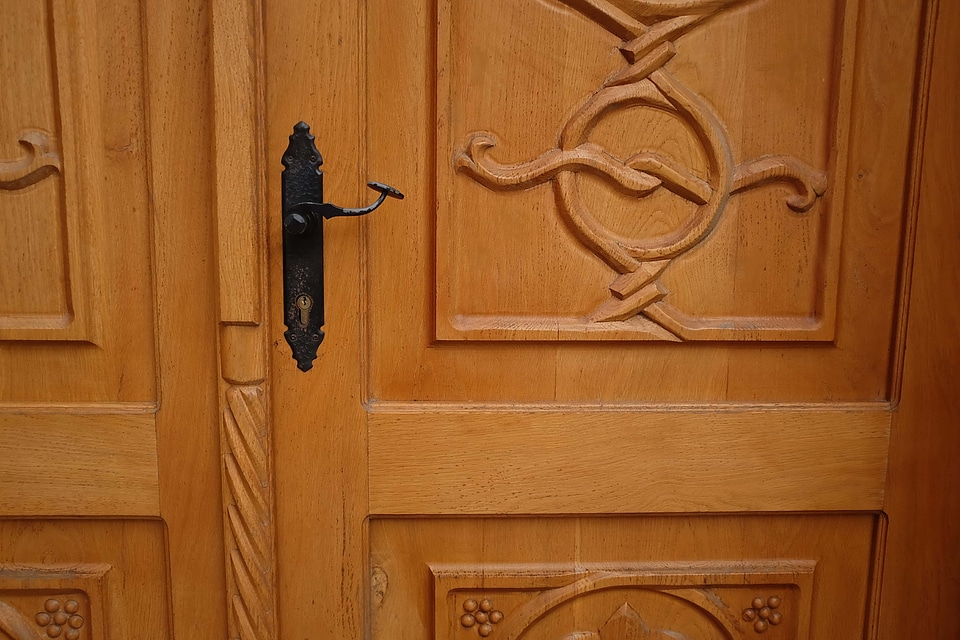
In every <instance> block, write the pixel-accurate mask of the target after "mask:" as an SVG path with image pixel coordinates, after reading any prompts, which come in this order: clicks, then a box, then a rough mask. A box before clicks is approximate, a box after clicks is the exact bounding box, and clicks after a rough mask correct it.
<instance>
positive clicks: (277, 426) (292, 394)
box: [264, 0, 401, 639]
mask: <svg viewBox="0 0 960 640" xmlns="http://www.w3.org/2000/svg"><path fill="white" fill-rule="evenodd" d="M367 9H368V6H367V4H366V3H359V2H356V1H355V0H330V1H326V2H323V3H315V2H297V3H295V4H293V3H284V4H283V6H282V8H281V7H280V6H279V5H276V4H272V3H271V4H269V5H267V6H266V7H265V15H264V18H265V25H264V39H265V51H266V68H265V73H264V78H265V82H266V96H267V114H268V117H267V118H266V120H265V123H266V124H265V126H266V131H267V133H268V136H267V140H268V144H267V152H266V160H265V162H266V163H267V165H266V166H268V167H269V168H270V170H269V171H268V173H267V176H268V181H267V185H268V187H267V191H268V195H269V200H268V202H269V206H268V209H267V211H269V212H270V213H269V215H270V219H271V221H272V222H271V224H269V225H268V238H269V245H268V249H269V251H268V254H269V256H270V262H269V270H268V273H269V277H270V309H272V310H273V312H272V313H271V316H270V318H271V327H270V334H269V335H270V336H271V342H270V343H271V344H272V345H273V346H272V348H271V350H270V356H271V361H270V371H271V376H270V394H271V395H270V407H269V415H270V420H271V421H272V428H273V429H274V432H275V433H276V434H277V437H276V439H275V441H274V446H275V450H274V453H275V460H276V471H275V474H276V475H275V477H276V483H277V484H276V495H277V531H278V542H279V544H278V547H277V566H278V568H279V576H278V579H279V583H278V586H279V592H280V593H281V594H282V595H281V600H280V608H279V614H278V619H279V620H280V621H281V633H282V636H283V637H287V636H288V635H290V634H293V635H294V636H296V634H297V633H301V634H313V635H315V636H317V637H320V638H344V639H347V638H351V639H356V638H362V637H364V635H365V633H366V632H365V624H366V623H365V591H366V587H367V584H368V576H369V573H368V571H367V562H366V558H367V553H368V548H367V544H366V525H365V518H366V516H367V498H366V496H367V490H366V482H367V464H366V442H365V438H366V428H365V414H364V412H363V408H362V405H361V401H360V398H361V392H360V389H361V385H362V380H363V375H362V368H361V364H360V357H359V354H360V353H361V350H362V344H363V340H362V336H363V334H364V326H365V325H364V322H365V321H364V320H363V319H362V317H361V315H360V300H361V299H362V295H363V294H362V289H363V282H364V280H363V275H362V269H363V266H362V265H363V261H362V259H361V255H362V253H363V252H364V251H365V248H364V247H363V245H362V242H361V237H362V236H361V229H362V227H363V225H364V224H368V223H367V222H366V220H360V219H356V218H339V219H336V220H331V221H328V222H325V223H324V233H323V235H324V248H323V253H324V271H325V273H326V281H325V285H324V297H325V302H326V304H325V309H326V325H325V327H324V330H325V332H326V337H325V338H324V342H323V344H322V345H321V348H320V349H319V351H318V354H317V359H316V360H315V361H314V363H313V368H312V369H311V370H310V371H309V372H307V373H304V372H302V371H300V370H299V369H297V367H296V362H295V361H294V360H293V359H292V358H291V354H290V350H289V348H288V347H287V345H286V343H285V342H284V341H283V340H282V339H281V335H282V332H283V326H282V324H281V320H282V318H281V315H280V310H281V309H283V297H282V296H283V286H282V280H281V274H282V268H281V256H282V252H281V225H280V224H279V217H280V215H279V212H280V211H281V199H280V170H281V169H282V165H281V164H280V159H281V158H282V154H283V152H284V149H286V147H287V145H288V144H289V135H290V131H291V128H292V126H293V125H294V124H296V123H297V122H299V121H300V120H305V121H307V122H309V123H310V127H311V131H312V132H313V133H314V134H315V135H316V144H317V147H318V149H319V151H320V152H321V154H322V156H323V159H324V165H323V168H324V194H325V195H326V197H327V198H328V200H330V201H332V202H336V203H337V204H338V205H342V206H348V207H349V206H357V205H360V204H366V200H367V198H368V196H367V195H366V193H365V192H367V191H368V189H367V188H366V187H365V183H366V181H367V180H371V179H372V180H382V181H384V182H386V183H387V184H394V183H391V182H390V180H391V178H390V175H388V174H386V173H377V172H374V170H373V169H372V168H371V167H369V166H368V162H367V157H366V145H367V144H368V141H369V140H371V139H372V137H373V136H374V135H375V133H374V132H373V131H370V130H368V128H367V123H366V106H365V101H364V100H362V99H361V98H362V96H364V95H365V87H364V83H363V82H362V80H361V79H362V78H364V76H365V74H366V68H365V63H364V60H365V57H366V53H365V52H366V51H367V47H370V52H371V54H372V55H376V53H375V52H388V51H389V50H390V44H389V43H387V42H375V41H372V40H368V39H367V38H366V37H365V34H364V32H363V27H362V25H363V23H364V15H365V12H366V11H367ZM395 99H396V97H394V98H392V100H395ZM393 135H396V130H394V134H393ZM400 209H401V207H391V208H389V213H387V214H385V215H400ZM384 210H385V211H388V208H387V207H384ZM380 215H381V212H380V211H378V212H376V213H375V214H374V215H373V216H368V217H369V218H370V222H369V224H376V221H377V220H379V217H378V216H380ZM277 340H279V342H276V341H277Z"/></svg>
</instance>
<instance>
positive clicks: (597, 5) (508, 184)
mask: <svg viewBox="0 0 960 640" xmlns="http://www.w3.org/2000/svg"><path fill="white" fill-rule="evenodd" d="M560 1H561V2H563V3H564V4H566V5H568V6H570V7H571V8H573V9H575V10H577V11H578V12H580V13H581V14H583V15H584V16H586V17H587V18H589V19H591V20H593V21H594V22H596V23H597V24H598V25H600V26H601V27H603V28H604V29H605V30H607V31H609V32H610V33H612V34H613V35H615V36H616V37H618V38H620V39H621V40H622V41H623V42H622V44H621V46H620V53H621V54H622V55H623V58H624V61H625V63H626V64H625V66H624V67H623V68H621V69H619V70H617V71H616V72H614V73H613V75H611V76H610V77H609V78H607V79H606V80H604V81H603V82H602V83H601V86H600V88H599V89H598V90H597V91H596V92H595V93H594V94H593V95H592V96H591V97H590V98H589V99H588V100H587V101H586V103H585V104H584V105H583V106H582V107H580V109H578V110H577V111H576V113H574V114H573V116H571V117H570V119H569V120H568V121H567V123H566V124H565V125H564V127H563V129H562V131H561V132H560V136H559V144H558V147H557V148H555V149H550V150H548V151H546V152H545V153H543V154H542V155H541V156H540V157H538V158H535V159H533V160H530V161H526V162H519V163H503V162H500V161H498V160H496V159H494V158H493V157H492V156H491V150H492V149H493V148H494V147H495V146H496V145H497V141H496V139H495V137H494V136H493V135H492V134H491V133H489V132H486V131H479V132H474V133H472V134H469V135H468V136H467V138H466V139H465V140H464V141H463V142H462V143H461V144H460V145H459V146H458V150H457V152H456V153H455V155H454V167H455V169H456V170H457V171H459V172H461V173H463V174H465V175H467V176H469V177H471V178H472V179H474V180H476V181H477V182H479V183H480V184H482V185H484V186H485V187H487V188H488V189H491V190H494V191H511V190H520V189H530V188H533V187H536V186H538V185H542V184H544V183H547V182H550V183H552V184H553V188H554V191H555V193H556V195H557V201H558V203H559V205H558V206H559V213H560V215H561V216H562V218H563V220H564V222H565V223H566V224H567V225H568V227H569V228H570V229H571V231H572V232H573V233H574V234H575V235H576V237H577V238H578V239H579V240H580V242H582V243H583V244H584V245H585V246H586V247H587V248H589V249H590V250H591V251H592V252H593V253H595V254H596V255H597V256H598V257H599V258H601V259H602V260H604V261H605V262H606V263H607V264H608V265H609V266H610V267H611V268H612V269H614V270H615V271H616V272H617V273H618V274H620V275H619V277H618V278H617V279H616V280H614V282H613V283H612V284H611V285H610V294H611V297H610V299H609V300H607V301H606V302H604V303H602V304H601V305H600V306H599V307H597V308H596V309H595V310H594V311H593V312H591V313H590V314H589V315H588V318H587V319H588V320H589V321H591V322H612V321H620V320H626V319H629V318H631V317H633V316H636V315H637V314H641V313H643V314H644V315H646V316H647V317H648V318H649V319H650V320H652V321H653V322H656V323H657V324H659V325H661V326H662V327H663V328H664V329H667V330H668V331H670V332H671V333H672V334H674V335H677V337H680V336H679V335H678V332H677V329H678V327H677V326H675V323H671V322H667V323H666V324H665V323H664V322H665V321H664V319H663V314H662V313H658V312H655V310H654V309H653V308H652V306H654V303H656V302H658V301H659V300H661V299H662V298H663V297H664V296H666V295H667V292H666V290H664V289H663V288H662V287H661V286H660V284H659V283H658V282H657V278H658V277H659V275H660V274H661V273H662V272H663V270H664V269H665V268H666V267H667V266H668V265H669V263H670V261H672V260H673V259H674V258H676V257H678V256H680V255H682V254H683V253H685V252H686V251H688V250H690V249H691V248H693V247H694V246H696V245H697V244H699V243H700V242H702V241H704V240H705V239H706V238H707V237H708V236H709V235H710V232H711V231H712V230H713V228H714V227H715V226H716V224H717V222H718V220H719V219H720V216H721V215H722V214H723V211H724V209H725V207H726V204H727V202H728V201H729V199H730V197H731V196H732V195H735V194H738V193H742V192H744V191H747V190H750V189H755V188H758V187H761V186H764V185H767V184H770V183H773V182H781V183H784V184H787V185H789V186H790V187H792V188H793V189H794V190H795V191H796V195H793V196H790V197H789V198H787V200H786V204H787V206H788V207H789V208H790V209H792V210H793V211H795V212H797V213H805V212H807V211H809V210H810V209H811V208H812V207H813V206H814V204H815V203H816V201H817V199H818V198H819V197H820V196H822V195H823V194H824V192H825V191H826V186H827V185H826V175H825V174H824V173H823V172H821V171H818V170H816V169H814V168H812V167H810V166H808V165H806V164H805V163H804V162H802V161H801V160H799V159H797V158H794V157H792V156H784V155H768V156H763V157H760V158H757V159H754V160H750V161H748V162H745V163H743V164H739V165H738V164H736V163H735V162H734V153H733V150H732V148H731V144H730V139H729V137H728V135H727V132H726V128H725V126H724V125H723V123H722V122H721V121H720V118H719V116H718V115H717V114H716V112H715V111H714V110H713V109H712V108H711V107H710V105H708V104H707V103H706V102H705V101H704V100H703V99H702V98H701V97H700V96H698V95H697V94H696V93H694V92H693V91H691V90H690V89H689V88H688V87H686V86H685V85H684V84H683V83H682V82H680V81H679V80H678V79H677V78H676V77H674V76H673V75H672V74H671V73H670V71H668V70H667V68H666V64H667V63H668V62H669V61H670V60H671V59H672V58H673V57H674V56H675V55H676V53H677V48H676V43H675V41H676V39H677V38H679V37H680V36H682V35H683V34H685V33H687V32H689V31H690V30H692V29H694V28H695V27H696V26H697V25H699V24H700V23H702V22H703V21H704V20H707V19H708V18H710V17H711V16H713V15H715V14H716V13H717V12H719V11H722V10H724V9H726V8H729V7H732V6H734V5H739V4H746V3H749V2H755V1H756V0H610V1H607V0H560ZM633 107H642V108H644V109H648V110H655V111H659V112H663V113H666V114H668V115H670V116H672V117H674V118H677V119H679V120H680V121H682V122H683V123H684V124H685V125H686V126H687V127H689V129H690V130H691V131H692V132H693V134H694V138H695V139H696V141H697V143H698V144H699V145H700V146H701V147H702V150H703V152H704V155H705V157H706V158H707V164H708V166H707V174H708V175H707V178H706V179H701V178H699V177H697V176H696V175H694V173H693V172H692V171H691V170H689V169H687V168H686V167H683V166H681V165H680V164H679V163H677V162H676V161H674V160H673V159H672V158H670V157H668V156H667V155H665V154H663V153H660V152H644V153H638V154H635V155H633V156H631V157H628V158H625V159H621V158H618V157H616V156H615V155H614V154H612V153H611V152H609V151H608V150H606V149H604V148H603V147H602V146H600V145H597V144H596V143H594V142H592V141H591V140H590V134H591V132H592V131H593V130H594V129H595V128H596V127H597V125H598V124H600V122H601V121H602V120H603V119H604V118H606V117H607V116H609V115H610V114H611V113H613V112H617V111H622V110H626V109H629V108H633ZM581 173H589V174H592V175H594V176H597V177H599V178H601V179H602V180H603V181H604V182H605V183H606V184H607V185H609V186H610V187H611V188H613V189H615V190H617V191H619V192H621V193H624V194H626V195H629V196H632V197H635V198H636V199H637V201H638V203H640V202H642V201H643V199H644V198H647V197H648V196H650V195H652V194H653V193H656V192H657V191H659V190H660V189H665V190H667V191H669V192H671V193H672V194H674V195H675V196H677V197H679V198H681V199H683V200H685V201H687V202H689V203H690V204H692V205H695V207H696V209H695V211H694V213H693V214H692V215H690V216H689V217H688V218H687V219H686V220H685V222H684V223H683V224H681V225H680V227H679V228H677V229H674V230H671V231H670V232H668V233H665V234H662V235H659V236H655V237H643V238H624V237H622V236H620V235H618V234H616V233H614V232H613V231H612V230H611V229H609V228H607V227H605V226H604V225H603V224H602V223H601V222H600V221H599V220H598V219H597V218H596V217H595V216H594V215H593V214H592V213H591V210H590V207H589V206H588V205H589V203H588V202H586V201H585V199H584V198H583V195H582V193H581V190H580V179H579V176H580V174H581ZM638 215H644V211H643V210H642V209H641V210H640V211H639V212H638ZM668 325H669V326H668ZM681 329H682V328H681Z"/></svg>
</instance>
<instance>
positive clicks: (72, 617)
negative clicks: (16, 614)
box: [33, 598, 83, 640]
mask: <svg viewBox="0 0 960 640" xmlns="http://www.w3.org/2000/svg"><path fill="white" fill-rule="evenodd" d="M78 611H80V603H79V602H77V601H76V600H67V601H66V602H64V603H63V604H62V605H61V604H60V601H59V600H57V599H56V598H50V599H49V600H47V601H46V602H44V603H43V611H41V612H40V613H38V614H37V615H36V616H34V618H33V619H34V620H35V621H36V622H37V625H38V626H41V627H44V631H46V632H47V636H49V637H50V638H59V637H60V636H61V635H62V636H63V637H64V638H65V639H66V640H79V639H80V628H81V627H83V616H81V615H79V614H78V613H77V612H78ZM64 627H66V633H64Z"/></svg>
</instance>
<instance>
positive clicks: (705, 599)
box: [370, 494, 876, 640]
mask: <svg viewBox="0 0 960 640" xmlns="http://www.w3.org/2000/svg"><path fill="white" fill-rule="evenodd" d="M483 497H484V496H483V495H482V494H480V495H478V496H477V499H478V500H482V499H483ZM463 509H464V510H467V509H469V506H468V505H464V507H463ZM875 526H876V520H875V519H874V518H873V516H870V515H845V516H836V515H822V516H744V515H735V516H723V517H711V516H690V515H687V516H678V517H656V516H648V517H597V518H589V517H582V518H576V517H553V518H525V517H515V518H510V517H500V518H482V517H476V518H469V517H458V518H397V519H375V520H373V521H372V522H371V526H370V548H371V557H370V566H371V582H370V589H371V595H372V597H371V609H372V611H373V620H372V637H373V638H374V640H386V639H388V638H389V639H391V640H477V639H478V638H481V639H489V640H520V639H523V640H654V639H656V640H668V639H670V640H754V639H756V640H766V639H768V638H771V639H782V640H788V639H789V640H833V639H835V638H858V637H861V636H862V635H863V630H864V625H865V622H866V619H867V603H868V598H869V596H870V587H869V585H870V574H871V569H870V565H871V563H872V562H873V561H874V559H875V554H874V546H873V545H874V542H873V541H874V532H875V530H876V528H875Z"/></svg>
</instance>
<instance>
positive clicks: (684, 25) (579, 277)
mask: <svg viewBox="0 0 960 640" xmlns="http://www.w3.org/2000/svg"><path fill="white" fill-rule="evenodd" d="M895 4H896V3H895ZM899 4H900V5H903V4H904V3H899ZM918 17H919V8H915V7H910V8H909V9H907V10H906V11H905V10H904V9H903V8H902V7H894V6H887V5H885V4H878V3H861V2H858V1H856V0H848V1H844V0H798V1H791V2H783V1H779V0H744V1H727V2H715V1H709V2H707V1H702V2H701V1H695V0H690V1H683V2H662V1H657V2H655V1H643V0H615V1H612V2H607V1H605V0H494V1H491V2H481V3H476V2H458V1H455V0H438V1H437V2H406V3H396V2H374V3H371V4H370V6H369V7H368V9H367V20H366V47H367V69H366V77H367V80H368V83H369V84H368V92H367V99H368V107H367V113H368V114H371V116H373V114H375V117H369V118H368V138H367V139H368V148H367V159H368V163H369V165H370V169H369V174H370V175H376V176H378V177H379V178H380V179H384V180H386V181H387V182H390V183H391V184H396V185H397V186H398V187H399V188H401V189H402V190H403V191H404V192H405V193H407V194H408V200H407V201H406V202H405V205H404V206H403V211H402V212H399V211H398V212H394V213H384V214H383V215H380V216H379V217H377V218H376V219H375V220H371V221H370V222H368V223H367V224H368V227H367V228H368V234H367V249H368V251H367V254H366V264H367V282H368V296H367V305H366V313H367V317H368V318H369V320H370V322H369V326H370V327H371V329H370V334H369V338H370V350H369V355H370V358H369V362H368V370H369V380H370V384H369V391H368V395H369V397H370V399H371V400H374V401H391V400H397V401H408V400H417V401H452V402H484V403H489V402H571V403H604V404H606V403H651V402H681V403H699V402H827V401H847V402H849V401H876V400H883V399H886V398H888V397H889V396H890V389H889V379H890V367H891V363H892V361H893V359H892V357H891V354H890V345H891V344H892V341H893V338H894V332H895V331H896V323H895V317H896V308H897V299H898V290H899V289H898V286H899V274H900V268H899V265H900V262H901V260H900V256H901V239H902V238H901V236H902V230H903V228H904V222H905V221H904V213H903V212H904V197H905V185H906V174H907V157H908V150H909V140H910V133H911V128H912V127H911V125H912V117H911V114H912V104H911V96H912V87H913V83H914V74H915V65H916V55H915V54H916V51H917V48H916V47H917V42H916V39H917V36H918V28H917V20H918ZM891 23H895V24H897V25H898V28H897V30H896V33H895V34H891V33H890V32H889V24H891ZM881 105H882V108H881ZM385 112H386V115H385ZM878 132H882V135H878ZM503 371H509V372H510V374H511V375H509V376H505V375H503ZM517 380H521V381H522V383H518V382H517Z"/></svg>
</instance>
